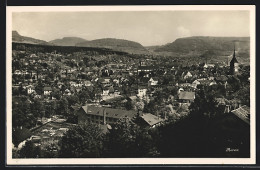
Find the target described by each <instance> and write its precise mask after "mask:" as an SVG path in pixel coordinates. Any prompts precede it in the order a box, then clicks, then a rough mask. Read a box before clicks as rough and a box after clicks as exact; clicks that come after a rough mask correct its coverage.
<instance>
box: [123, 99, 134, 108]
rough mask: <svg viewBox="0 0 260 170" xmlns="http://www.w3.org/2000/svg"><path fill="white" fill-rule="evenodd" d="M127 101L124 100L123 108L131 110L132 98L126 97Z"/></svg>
mask: <svg viewBox="0 0 260 170" xmlns="http://www.w3.org/2000/svg"><path fill="white" fill-rule="evenodd" d="M126 100H127V101H126V103H125V108H126V109H127V110H132V109H133V107H134V106H133V103H132V100H131V99H130V98H127V99H126Z"/></svg>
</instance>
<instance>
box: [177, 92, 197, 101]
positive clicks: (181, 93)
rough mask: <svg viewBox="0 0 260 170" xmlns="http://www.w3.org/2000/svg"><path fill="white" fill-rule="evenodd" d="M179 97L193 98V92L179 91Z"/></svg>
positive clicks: (183, 98)
mask: <svg viewBox="0 0 260 170" xmlns="http://www.w3.org/2000/svg"><path fill="white" fill-rule="evenodd" d="M179 99H181V100H194V99H195V92H188V91H181V92H180V94H179Z"/></svg>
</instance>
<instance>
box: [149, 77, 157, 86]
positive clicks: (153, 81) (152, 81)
mask: <svg viewBox="0 0 260 170" xmlns="http://www.w3.org/2000/svg"><path fill="white" fill-rule="evenodd" d="M158 82H159V79H158V78H157V77H151V78H150V80H149V81H148V86H156V85H158Z"/></svg>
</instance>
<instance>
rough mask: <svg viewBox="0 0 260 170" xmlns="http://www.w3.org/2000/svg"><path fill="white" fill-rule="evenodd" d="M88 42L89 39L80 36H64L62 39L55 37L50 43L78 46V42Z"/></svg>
mask: <svg viewBox="0 0 260 170" xmlns="http://www.w3.org/2000/svg"><path fill="white" fill-rule="evenodd" d="M82 42H87V40H85V39H83V38H79V37H64V38H62V39H55V40H52V41H49V43H51V44H54V45H57V46H76V44H78V43H82Z"/></svg>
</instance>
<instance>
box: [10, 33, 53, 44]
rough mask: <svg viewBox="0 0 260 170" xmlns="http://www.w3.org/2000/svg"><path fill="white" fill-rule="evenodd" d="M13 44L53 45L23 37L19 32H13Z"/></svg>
mask: <svg viewBox="0 0 260 170" xmlns="http://www.w3.org/2000/svg"><path fill="white" fill-rule="evenodd" d="M12 42H17V43H27V44H42V45H52V44H51V43H48V42H46V41H43V40H39V39H35V38H31V37H25V36H22V35H20V34H19V33H18V32H17V31H12Z"/></svg>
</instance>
